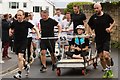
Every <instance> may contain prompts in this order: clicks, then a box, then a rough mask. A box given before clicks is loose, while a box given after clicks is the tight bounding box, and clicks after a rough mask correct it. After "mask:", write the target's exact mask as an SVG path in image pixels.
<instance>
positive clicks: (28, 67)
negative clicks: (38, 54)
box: [25, 64, 30, 76]
mask: <svg viewBox="0 0 120 80" xmlns="http://www.w3.org/2000/svg"><path fill="white" fill-rule="evenodd" d="M25 71H26V74H25V75H26V76H28V74H29V72H30V65H29V64H27V65H26V68H25Z"/></svg>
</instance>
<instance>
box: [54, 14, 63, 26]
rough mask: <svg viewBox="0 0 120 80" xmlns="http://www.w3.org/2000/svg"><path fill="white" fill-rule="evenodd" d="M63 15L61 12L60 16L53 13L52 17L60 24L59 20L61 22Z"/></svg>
mask: <svg viewBox="0 0 120 80" xmlns="http://www.w3.org/2000/svg"><path fill="white" fill-rule="evenodd" d="M63 17H64V15H63V14H61V15H60V16H58V15H55V16H54V17H53V18H54V19H55V20H56V21H57V22H58V23H59V24H61V22H62V20H63Z"/></svg>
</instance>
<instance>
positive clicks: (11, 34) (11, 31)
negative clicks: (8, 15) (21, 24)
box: [9, 28, 14, 36]
mask: <svg viewBox="0 0 120 80" xmlns="http://www.w3.org/2000/svg"><path fill="white" fill-rule="evenodd" d="M13 33H14V30H13V29H11V28H10V29H9V36H13Z"/></svg>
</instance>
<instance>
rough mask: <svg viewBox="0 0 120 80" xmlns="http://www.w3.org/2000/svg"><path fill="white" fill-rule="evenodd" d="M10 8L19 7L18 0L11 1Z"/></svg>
mask: <svg viewBox="0 0 120 80" xmlns="http://www.w3.org/2000/svg"><path fill="white" fill-rule="evenodd" d="M9 8H12V9H18V8H19V3H18V2H9Z"/></svg>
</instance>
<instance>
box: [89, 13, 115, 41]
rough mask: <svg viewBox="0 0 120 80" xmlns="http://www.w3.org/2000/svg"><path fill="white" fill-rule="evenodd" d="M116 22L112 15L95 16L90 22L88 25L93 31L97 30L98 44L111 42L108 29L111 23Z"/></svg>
mask: <svg viewBox="0 0 120 80" xmlns="http://www.w3.org/2000/svg"><path fill="white" fill-rule="evenodd" d="M113 22H114V20H113V19H112V18H111V17H110V15H108V14H106V13H104V14H103V15H102V16H98V15H96V14H94V15H93V16H91V18H90V19H89V21H88V25H89V26H90V27H91V29H94V30H95V34H96V38H95V39H96V42H97V43H98V42H100V43H102V42H103V41H106V40H110V33H107V31H106V28H109V27H110V23H113Z"/></svg>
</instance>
